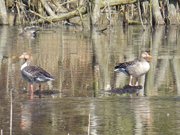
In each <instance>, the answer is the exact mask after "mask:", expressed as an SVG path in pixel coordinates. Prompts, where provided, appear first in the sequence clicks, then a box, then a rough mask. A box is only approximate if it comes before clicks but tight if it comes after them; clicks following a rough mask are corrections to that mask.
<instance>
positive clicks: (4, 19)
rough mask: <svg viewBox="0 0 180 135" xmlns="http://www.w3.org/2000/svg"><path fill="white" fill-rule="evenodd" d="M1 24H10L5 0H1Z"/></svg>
mask: <svg viewBox="0 0 180 135" xmlns="http://www.w3.org/2000/svg"><path fill="white" fill-rule="evenodd" d="M0 24H8V21H7V12H6V6H5V2H4V0H0Z"/></svg>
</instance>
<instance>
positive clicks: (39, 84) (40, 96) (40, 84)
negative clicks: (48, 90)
mask: <svg viewBox="0 0 180 135" xmlns="http://www.w3.org/2000/svg"><path fill="white" fill-rule="evenodd" d="M39 98H41V84H39Z"/></svg>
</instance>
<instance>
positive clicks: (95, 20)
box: [91, 0, 101, 26]
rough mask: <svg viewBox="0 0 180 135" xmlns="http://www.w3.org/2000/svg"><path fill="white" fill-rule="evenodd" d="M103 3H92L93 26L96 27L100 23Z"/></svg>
mask: <svg viewBox="0 0 180 135" xmlns="http://www.w3.org/2000/svg"><path fill="white" fill-rule="evenodd" d="M100 4H101V1H100V0H93V1H92V19H91V20H92V25H93V26H95V25H96V24H97V23H98V20H99V18H100V8H101V5H100Z"/></svg>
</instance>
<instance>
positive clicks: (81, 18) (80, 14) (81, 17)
mask: <svg viewBox="0 0 180 135" xmlns="http://www.w3.org/2000/svg"><path fill="white" fill-rule="evenodd" d="M77 11H78V12H79V16H80V20H81V25H82V28H83V29H84V23H83V16H82V13H81V11H80V10H79V9H78V8H77Z"/></svg>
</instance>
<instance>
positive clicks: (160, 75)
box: [154, 59, 169, 89]
mask: <svg viewBox="0 0 180 135" xmlns="http://www.w3.org/2000/svg"><path fill="white" fill-rule="evenodd" d="M157 64H158V65H157V67H159V68H158V70H157V72H155V75H156V77H155V79H154V80H155V81H154V86H155V88H157V89H158V88H159V87H160V86H161V84H162V83H163V81H164V78H165V75H166V73H167V68H168V65H169V60H168V59H161V61H157Z"/></svg>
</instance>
